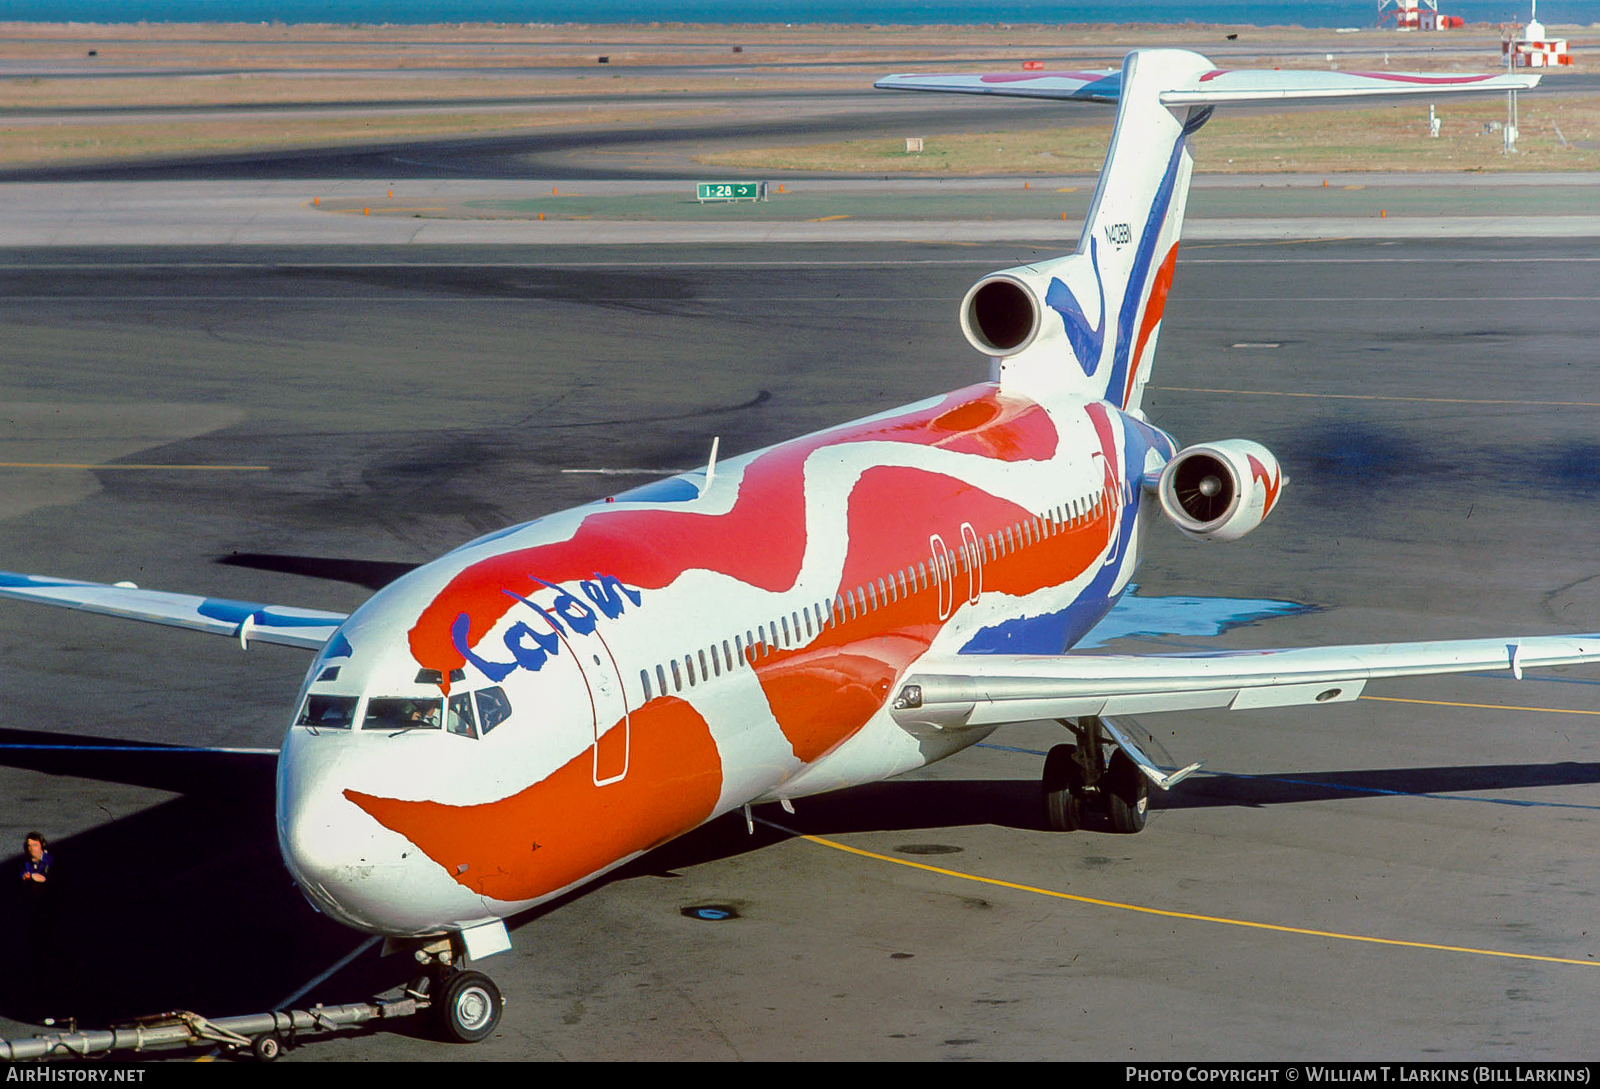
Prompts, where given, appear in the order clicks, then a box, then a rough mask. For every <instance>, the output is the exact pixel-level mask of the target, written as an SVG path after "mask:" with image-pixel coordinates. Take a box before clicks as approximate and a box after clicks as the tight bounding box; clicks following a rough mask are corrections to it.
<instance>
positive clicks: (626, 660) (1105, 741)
mask: <svg viewBox="0 0 1600 1089" xmlns="http://www.w3.org/2000/svg"><path fill="white" fill-rule="evenodd" d="M1537 80H1538V77H1537V76H1520V75H1500V76H1459V75H1402V74H1397V73H1388V72H1384V73H1353V72H1313V71H1282V72H1280V71H1276V70H1274V71H1221V70H1218V69H1216V68H1215V67H1214V66H1213V65H1212V64H1211V63H1210V62H1209V61H1207V60H1206V59H1205V58H1204V57H1201V56H1198V55H1196V54H1193V53H1188V52H1182V51H1175V50H1141V51H1138V52H1135V53H1132V54H1130V55H1129V56H1128V57H1127V59H1126V60H1125V62H1124V63H1123V66H1122V68H1121V70H1120V71H1106V72H1060V73H1020V74H1005V75H987V76H978V75H938V76H891V77H888V78H886V79H883V80H882V81H880V82H879V84H878V86H879V87H883V88H888V89H903V90H918V91H949V92H957V93H974V94H996V95H1020V96H1031V97H1044V98H1059V99H1068V100H1080V101H1089V102H1102V103H1112V104H1115V105H1116V108H1117V120H1116V127H1115V130H1114V132H1113V134H1112V138H1111V146H1110V151H1109V153H1108V154H1107V157H1106V162H1105V166H1104V169H1103V171H1102V173H1101V175H1100V180H1099V185H1098V188H1097V190H1096V192H1095V195H1094V200H1093V205H1092V207H1091V210H1090V212H1089V215H1088V218H1087V220H1086V221H1085V223H1084V225H1083V231H1082V235H1081V237H1080V239H1079V242H1078V246H1077V249H1076V250H1075V252H1073V253H1071V254H1070V255H1067V256H1063V257H1060V258H1057V259H1055V260H1051V261H1045V262H1041V263H1039V264H1033V265H1027V266H1023V267H1019V268H1013V269H1009V270H1006V271H1003V272H997V273H994V274H992V275H989V276H986V277H984V278H983V279H982V280H980V281H979V282H978V283H977V284H976V285H975V286H974V287H973V288H972V289H971V290H970V291H969V292H968V293H967V295H966V298H965V299H964V300H963V301H962V303H961V310H960V320H961V326H962V330H963V332H964V333H965V335H966V337H967V339H968V340H969V341H970V342H971V343H972V345H973V346H974V347H976V348H977V349H978V350H979V351H980V352H981V353H982V354H983V355H984V356H985V357H987V358H988V359H989V360H990V362H991V373H990V378H989V380H988V381H984V382H980V383H978V384H976V385H973V386H970V387H968V388H966V389H960V390H956V391H955V392H952V393H945V394H941V395H939V396H935V397H931V398H929V399H928V400H926V401H922V402H920V403H918V404H913V405H910V406H907V407H905V408H900V409H896V410H894V411H892V412H887V413H883V414H881V415H877V416H872V417H869V418H867V419H864V420H858V421H856V422H854V423H848V424H844V425H841V426H839V427H836V428H833V429H832V430H828V431H823V432H820V433H817V434H814V435H808V436H806V437H804V438H799V439H795V440H793V441H790V442H785V443H782V444H780V445H777V446H772V447H768V448H766V449H763V450H757V451H755V452H753V453H748V454H744V455H742V456H739V457H734V458H730V459H728V460H725V461H721V462H717V461H715V459H714V458H713V461H712V463H711V464H708V465H707V467H706V468H705V470H703V471H701V472H696V473H689V474H684V475H681V476H677V477H673V478H670V479H667V480H664V481H660V482H657V483H654V484H650V485H648V486H646V487H642V488H639V489H637V490H634V491H631V492H626V493H623V494H619V495H616V496H614V497H612V498H609V499H606V500H604V501H603V502H596V503H592V504H589V505H587V506H583V507H579V508H577V509H574V510H567V511H562V512H559V513H555V514H549V515H546V516H545V517H542V518H539V519H536V520H535V521H532V522H528V523H525V524H522V525H517V526H513V527H511V528H509V529H505V530H501V531H500V532H497V533H493V534H490V535H488V536H486V537H482V538H479V539H478V540H475V541H471V542H469V543H467V544H464V545H462V546H461V547H459V548H457V549H455V550H454V551H453V552H450V553H448V554H447V555H445V556H443V557H441V558H439V559H437V560H435V561H434V562H432V563H429V564H427V565H426V566H423V567H420V568H418V569H416V570H414V571H411V572H410V573H409V574H407V575H405V576H403V577H402V578H400V579H399V580H397V581H396V582H394V583H392V584H391V585H389V586H387V587H386V588H384V589H383V590H381V591H379V592H378V593H377V594H375V595H374V596H373V597H372V598H371V599H370V600H369V601H367V602H366V604H364V605H362V606H361V607H360V608H359V609H357V610H356V611H355V612H354V613H352V614H351V615H349V616H344V615H339V614H335V613H329V612H319V611H315V610H309V609H297V608H289V607H283V606H277V605H264V604H257V603H246V602H237V601H224V600H216V599H207V598H200V597H193V596H185V595H180V594H173V593H162V592H157V591H151V590H144V589H139V588H136V587H132V586H129V585H118V586H107V585H100V584H93V583H86V582H76V581H70V580H66V579H60V578H46V577H39V576H32V575H11V574H7V575H3V576H0V594H3V595H5V596H8V597H13V598H19V599H24V600H28V601H35V602H42V603H46V604H53V605H60V606H66V607H68V608H77V609H86V610H89V611H92V612H99V613H105V614H108V615H113V616H122V617H128V618H133V619H138V620H145V621H150V622H154V623H158V624H168V625H176V626H179V627H187V628H192V629H195V630H197V631H202V632H211V633H214V634H218V635H224V636H227V637H229V638H235V639H238V640H239V642H240V643H241V644H242V645H246V646H248V645H249V643H250V642H252V641H261V642H269V643H280V644H287V645H289V646H295V647H303V648H305V649H306V650H308V651H310V652H311V653H312V654H313V655H314V659H313V661H312V663H311V666H310V668H309V670H308V671H307V673H306V677H305V681H304V683H303V685H302V689H301V692H300V695H299V698H298V699H297V701H296V704H295V710H294V717H293V719H292V720H291V722H290V724H289V727H288V733H287V736H286V737H285V739H284V742H283V746H282V750H281V754H280V756H279V763H278V786H277V821H278V837H279V842H280V845H281V848H282V853H283V857H284V860H285V861H286V862H287V864H288V866H289V869H290V870H291V871H292V872H293V874H294V877H295V880H296V881H297V882H298V883H299V885H300V887H301V888H302V889H303V890H304V891H305V894H306V896H307V897H308V898H309V899H310V900H311V901H312V903H314V904H315V905H316V906H317V907H318V908H319V909H320V910H321V911H323V912H325V913H327V914H328V915H331V916H333V917H335V918H337V919H340V920H342V921H343V922H345V923H348V924H349V925H350V926H352V927H355V928H357V929H360V930H363V931H367V932H370V933H373V934H381V935H386V936H388V937H390V938H393V939H396V940H412V941H415V942H416V943H417V944H419V945H421V946H423V948H424V949H426V950H429V951H431V952H432V954H433V955H434V956H435V958H436V969H435V975H434V977H433V978H432V981H431V982H432V986H433V987H434V994H435V996H436V998H437V1000H438V1002H439V1005H440V1006H441V1008H442V1009H443V1010H444V1012H445V1014H446V1022H445V1023H446V1025H447V1026H448V1028H449V1030H450V1032H451V1033H452V1034H453V1035H454V1036H455V1037H456V1038H457V1039H461V1040H473V1039H481V1038H483V1037H484V1036H486V1035H488V1034H489V1033H490V1032H491V1031H492V1030H493V1028H494V1024H495V1022H496V1020H497V1018H498V1016H499V995H498V992H497V991H496V990H495V989H494V986H493V984H492V983H490V982H489V981H488V980H487V978H485V977H484V976H482V975H481V974H479V973H477V972H472V971H463V970H462V968H461V966H462V962H463V960H464V959H470V960H472V961H476V960H478V959H480V958H482V957H484V956H487V955H489V954H491V953H494V952H497V951H500V950H503V949H505V948H507V947H508V946H509V937H508V935H507V932H506V928H505V924H504V920H505V919H506V918H507V917H509V916H512V915H515V914H516V913H518V912H521V911H524V910H526V909H528V908H530V907H532V906H534V905H536V904H540V903H543V902H546V901H548V900H550V899H552V898H554V897H557V896H560V895H561V894H563V893H565V892H567V891H569V890H571V889H574V888H576V887H578V886H580V885H582V884H584V883H585V882H588V881H592V880H593V879H595V878H596V877H597V876H599V875H601V874H604V873H606V872H607V871H609V870H611V869H613V868H615V867H617V866H620V865H622V864H623V863H625V862H627V861H629V860H630V859H633V858H635V857H637V856H639V855H640V854H642V853H643V852H645V851H648V850H650V849H651V848H653V847H656V846H658V845H660V844H662V843H664V842H666V841H668V840H670V839H672V838H673V837H675V836H679V835H682V834H683V833H685V832H688V831H689V830H691V829H693V828H695V827H697V826H699V825H701V824H704V823H705V822H707V821H710V820H713V819H715V818H716V817H718V816H720V815H722V814H725V813H728V812H730V811H734V810H738V809H740V808H741V807H747V806H750V805H753V804H756V803H764V802H775V801H776V802H782V803H785V804H787V803H788V802H789V801H790V800H791V799H794V798H798V797H801V796H804V795H810V794H816V793H819V792H822V791H830V790H837V789H839V788H841V787H847V786H851V785H854V784H859V783H867V782H872V781H875V780H880V779H884V778H887V777H889V776H893V775H898V774H900V773H902V772H905V771H908V770H910V769H913V768H917V767H921V766H922V765H925V764H928V763H930V762H932V761H935V760H942V759H944V758H945V757H948V756H950V755H952V754H954V753H956V752H959V751H960V750H962V749H963V748H966V747H967V746H970V745H972V744H973V743H975V742H977V741H979V740H981V739H983V738H984V737H987V736H988V735H989V734H990V733H992V732H993V731H995V730H996V729H998V728H999V727H1001V726H1004V725H1006V724H1008V723H1018V722H1026V721H1032V720H1037V719H1055V720H1059V721H1060V722H1061V723H1062V725H1063V726H1065V727H1066V728H1067V730H1068V731H1070V733H1071V735H1072V739H1071V741H1070V742H1069V743H1066V744H1063V745H1061V746H1058V747H1057V748H1056V749H1054V750H1053V751H1052V752H1051V753H1050V755H1049V757H1048V759H1047V760H1046V762H1045V765H1044V773H1043V792H1044V798H1045V805H1046V808H1047V812H1048V814H1049V819H1050V822H1051V824H1052V825H1053V826H1054V827H1056V828H1058V829H1063V830H1067V829H1072V828H1075V827H1078V826H1079V824H1080V822H1081V821H1082V820H1083V819H1084V817H1085V815H1086V814H1087V813H1089V812H1091V811H1099V812H1103V813H1104V814H1105V815H1106V816H1107V817H1108V818H1109V820H1110V823H1111V824H1112V825H1113V826H1114V827H1115V828H1116V829H1118V830H1121V831H1125V832H1136V831H1138V830H1139V829H1140V828H1141V827H1142V826H1143V824H1144V820H1145V813H1146V805H1147V791H1148V790H1149V788H1150V787H1151V786H1154V787H1157V788H1159V789H1167V788H1169V787H1171V786H1173V785H1174V784H1175V783H1177V782H1178V781H1179V780H1181V779H1182V778H1183V777H1184V776H1185V775H1187V774H1188V773H1189V772H1190V771H1192V770H1193V767H1194V766H1196V765H1191V766H1190V767H1187V768H1183V769H1174V768H1170V767H1165V766H1162V765H1161V764H1160V763H1159V762H1158V757H1157V755H1156V754H1154V753H1152V752H1150V751H1148V749H1147V748H1146V747H1145V746H1143V745H1142V744H1141V742H1140V740H1139V737H1138V736H1137V735H1136V734H1135V733H1134V732H1132V731H1130V730H1129V729H1128V728H1127V727H1126V724H1125V723H1120V722H1119V721H1118V716H1125V715H1133V714H1146V713H1153V712H1158V711H1181V710H1185V709H1194V708H1260V707H1286V706H1291V705H1312V704H1336V703H1344V702H1347V701H1349V700H1352V699H1354V698H1355V697H1356V696H1357V695H1358V694H1359V693H1360V692H1361V690H1362V687H1363V686H1364V685H1365V684H1367V683H1368V682H1369V681H1373V680H1377V679H1380V678H1387V677H1402V676H1413V675H1421V674H1431V673H1448V672H1463V671H1469V670H1485V669H1497V668H1499V669H1508V670H1510V671H1511V672H1512V673H1514V674H1517V675H1519V676H1520V674H1521V671H1522V670H1523V669H1524V668H1526V667H1531V666H1534V665H1538V666H1550V665H1560V664H1569V663H1577V662H1592V661H1600V634H1592V635H1565V636H1549V637H1540V638H1530V639H1520V640H1495V639H1480V640H1469V641H1461V642H1438V643H1395V644H1380V645H1368V646H1333V647H1317V648H1303V649H1290V650H1271V651H1251V652H1234V653H1213V654H1188V655H1157V656H1129V655H1102V654H1072V655H1068V654H1067V653H1066V651H1067V650H1068V649H1069V648H1071V647H1072V646H1073V645H1074V643H1075V642H1077V641H1078V640H1079V639H1080V638H1081V637H1082V636H1083V635H1084V634H1085V633H1086V632H1087V631H1088V630H1089V629H1090V628H1091V627H1093V626H1094V624H1095V623H1096V622H1097V621H1098V620H1099V619H1100V618H1101V617H1103V616H1104V615H1105V614H1106V612H1107V611H1108V610H1109V609H1110V608H1111V607H1112V605H1113V604H1114V603H1115V602H1116V601H1117V599H1118V597H1119V596H1120V595H1121V594H1122V593H1123V592H1124V590H1125V589H1126V588H1127V586H1128V583H1129V579H1130V578H1131V577H1132V575H1133V573H1134V570H1135V568H1136V567H1137V565H1138V563H1139V559H1140V555H1141V551H1142V548H1143V541H1142V534H1143V532H1144V531H1145V530H1146V529H1147V528H1148V526H1149V524H1150V523H1151V522H1152V521H1155V520H1157V519H1158V518H1160V517H1163V516H1164V517H1165V518H1166V519H1167V520H1169V521H1170V522H1171V523H1172V524H1173V525H1175V526H1176V527H1177V529H1178V530H1179V531H1181V532H1182V533H1184V534H1186V535H1188V536H1190V537H1193V538H1196V539H1200V540H1213V541H1227V540H1232V539H1235V538H1238V537H1241V536H1243V535H1244V534H1246V533H1248V532H1249V531H1250V530H1251V529H1253V528H1254V527H1255V526H1257V525H1259V524H1260V523H1261V521H1262V520H1263V519H1264V518H1266V517H1267V516H1268V515H1269V514H1271V513H1272V511H1273V509H1274V507H1275V506H1276V504H1277V502H1278V499H1279V496H1280V494H1281V489H1282V488H1283V487H1284V484H1285V481H1286V478H1285V474H1284V472H1283V469H1282V468H1281V467H1280V466H1279V464H1278V462H1277V460H1276V459H1275V458H1274V457H1273V455H1272V454H1271V453H1270V452H1268V451H1267V450H1266V449H1265V448H1264V447H1262V446H1261V445H1259V444H1257V443H1255V442H1252V441H1249V440H1247V439H1242V438H1223V439H1221V440H1219V441H1209V442H1204V443H1201V444H1199V445H1190V446H1183V445H1180V443H1179V442H1178V441H1176V440H1175V439H1174V438H1173V437H1172V436H1171V435H1169V434H1167V433H1166V432H1165V431H1163V430H1161V429H1159V428H1157V427H1156V426H1154V425H1153V424H1152V423H1151V422H1150V421H1149V420H1148V419H1147V418H1146V416H1145V414H1144V413H1143V412H1142V411H1141V408H1140V405H1141V400H1142V396H1143V392H1144V390H1145V388H1146V384H1147V383H1148V382H1149V380H1150V375H1151V367H1152V362H1153V359H1154V357H1155V349H1156V342H1157V338H1158V336H1159V334H1160V330H1161V321H1162V310H1163V307H1164V304H1165V301H1166V297H1167V290H1168V287H1169V285H1170V284H1171V282H1172V277H1173V273H1174V267H1175V263H1176V260H1177V254H1178V240H1179V234H1180V231H1181V228H1182V225H1183V214H1184V204H1185V200H1186V197H1187V193H1188V187H1189V177H1190V170H1191V166H1192V159H1191V156H1190V152H1189V149H1188V141H1189V137H1190V136H1191V134H1193V133H1194V132H1195V131H1196V130H1197V129H1199V128H1200V127H1201V126H1202V125H1203V124H1205V123H1206V121H1207V119H1208V118H1209V117H1210V116H1211V114H1212V111H1213V109H1215V108H1216V107H1217V106H1221V105H1227V104H1232V103H1262V102H1273V101H1278V100H1283V99H1295V98H1333V97H1341V96H1354V95H1378V94H1383V95H1388V94H1409V93H1427V94H1429V95H1437V94H1440V93H1443V92H1450V91H1489V92H1493V91H1506V90H1509V89H1517V88H1526V87H1531V86H1533V85H1534V83H1536V82H1537Z"/></svg>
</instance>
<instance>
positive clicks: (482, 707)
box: [478, 687, 511, 734]
mask: <svg viewBox="0 0 1600 1089" xmlns="http://www.w3.org/2000/svg"><path fill="white" fill-rule="evenodd" d="M510 717H511V701H510V700H508V699H506V694H505V690H504V689H502V688H499V687H495V688H485V689H482V690H480V691H479V692H478V727H479V729H481V730H482V731H483V732H484V733H485V734H487V733H488V732H489V731H490V730H492V729H494V728H495V727H496V726H498V725H500V724H501V723H502V722H504V721H505V720H506V719H508V718H510Z"/></svg>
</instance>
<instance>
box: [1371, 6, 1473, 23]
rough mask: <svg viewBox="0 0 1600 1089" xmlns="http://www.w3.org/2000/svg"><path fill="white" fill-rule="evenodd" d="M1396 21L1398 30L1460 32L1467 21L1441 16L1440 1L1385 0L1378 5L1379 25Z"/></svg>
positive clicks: (1458, 17)
mask: <svg viewBox="0 0 1600 1089" xmlns="http://www.w3.org/2000/svg"><path fill="white" fill-rule="evenodd" d="M1390 20H1393V21H1394V28H1395V29H1396V30H1459V29H1460V28H1461V27H1463V26H1465V25H1466V20H1465V19H1463V18H1461V16H1459V15H1441V14H1440V13H1439V0H1383V3H1381V4H1379V5H1378V25H1379V26H1383V25H1384V24H1386V23H1388V22H1389V21H1390Z"/></svg>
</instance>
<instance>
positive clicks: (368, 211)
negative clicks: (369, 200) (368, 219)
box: [361, 208, 372, 216]
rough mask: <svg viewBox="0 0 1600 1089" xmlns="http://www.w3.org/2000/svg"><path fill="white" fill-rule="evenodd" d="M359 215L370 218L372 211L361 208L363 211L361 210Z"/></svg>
mask: <svg viewBox="0 0 1600 1089" xmlns="http://www.w3.org/2000/svg"><path fill="white" fill-rule="evenodd" d="M361 214H362V215H364V216H370V215H371V214H372V209H371V208H363V209H361Z"/></svg>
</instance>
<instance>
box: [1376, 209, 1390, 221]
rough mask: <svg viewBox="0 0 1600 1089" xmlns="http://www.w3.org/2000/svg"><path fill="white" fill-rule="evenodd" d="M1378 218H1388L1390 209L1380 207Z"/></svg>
mask: <svg viewBox="0 0 1600 1089" xmlns="http://www.w3.org/2000/svg"><path fill="white" fill-rule="evenodd" d="M1378 218H1379V219H1388V218H1389V211H1388V209H1386V208H1379V209H1378Z"/></svg>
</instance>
